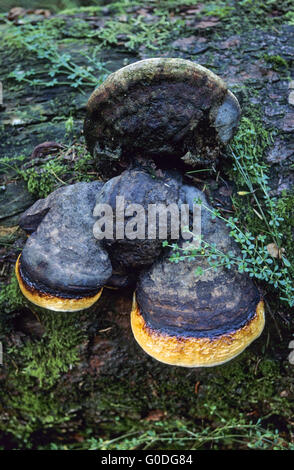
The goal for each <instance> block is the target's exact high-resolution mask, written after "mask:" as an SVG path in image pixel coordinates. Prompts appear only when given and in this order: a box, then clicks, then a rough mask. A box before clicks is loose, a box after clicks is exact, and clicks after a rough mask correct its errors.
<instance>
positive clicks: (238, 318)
mask: <svg viewBox="0 0 294 470" xmlns="http://www.w3.org/2000/svg"><path fill="white" fill-rule="evenodd" d="M192 191H193V192H194V193H195V195H196V194H197V192H198V193H200V191H198V190H196V189H195V188H194V189H193V190H192ZM202 198H203V195H202ZM202 212H203V214H202V235H203V238H204V240H206V241H207V242H209V243H215V245H216V247H217V248H218V249H220V250H221V251H225V252H226V251H228V250H230V251H233V252H235V254H238V253H239V251H238V248H237V246H236V245H235V243H234V242H233V241H232V239H231V238H230V237H229V234H228V229H227V227H226V226H225V224H224V223H223V222H222V221H221V220H219V219H217V220H214V221H213V220H212V218H211V215H210V212H209V211H207V210H205V209H202ZM169 257H170V253H167V254H165V256H164V257H163V258H162V259H161V260H158V261H157V262H156V263H154V265H153V266H152V267H151V268H150V269H149V270H147V271H146V272H144V273H142V274H141V276H140V279H139V282H138V284H137V290H136V297H135V299H134V305H133V310H132V315H131V321H132V329H133V333H134V336H135V338H136V340H137V341H138V343H139V344H140V346H141V347H142V348H143V349H144V350H145V351H146V352H147V353H148V354H150V355H151V356H152V357H154V358H156V359H157V360H159V361H161V362H164V363H167V364H172V365H179V366H184V367H207V366H215V365H218V364H222V363H224V362H227V361H229V360H230V359H232V358H233V357H235V356H237V355H238V354H240V352H242V351H243V350H244V349H245V348H246V347H247V346H248V345H249V344H250V343H251V342H252V341H253V340H254V339H256V338H257V337H258V336H259V335H260V334H261V332H262V330H263V326H264V309H263V302H262V301H261V300H260V295H259V292H258V290H257V289H256V287H255V285H254V284H253V282H252V280H251V279H249V277H247V275H244V274H240V273H238V271H237V269H236V268H231V269H230V270H228V269H225V268H224V267H218V268H217V269H216V270H214V269H211V268H210V266H209V264H208V262H207V260H206V259H205V258H204V257H201V256H197V257H196V258H195V259H194V260H193V261H190V262H188V261H185V262H179V263H178V264H175V263H172V262H170V261H169ZM199 267H201V268H202V270H203V274H201V275H199V276H196V275H195V271H196V269H197V268H199Z"/></svg>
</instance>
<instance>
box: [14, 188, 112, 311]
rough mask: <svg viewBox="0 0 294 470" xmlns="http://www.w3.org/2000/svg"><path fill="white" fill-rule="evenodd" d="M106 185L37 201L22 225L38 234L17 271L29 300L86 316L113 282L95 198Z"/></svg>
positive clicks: (67, 190)
mask: <svg viewBox="0 0 294 470" xmlns="http://www.w3.org/2000/svg"><path fill="white" fill-rule="evenodd" d="M102 186H103V183H101V182H99V181H97V182H93V183H77V184H74V185H71V186H67V187H65V188H60V189H59V190H57V191H55V192H53V193H52V194H51V195H50V196H48V198H46V199H42V200H39V201H37V202H36V203H35V204H34V205H33V206H32V207H31V208H30V209H28V210H27V211H26V212H25V213H24V214H23V216H22V217H21V220H20V226H21V227H22V228H23V229H24V230H26V231H27V232H29V233H32V234H31V235H30V236H29V238H28V240H27V242H26V244H25V247H24V249H23V252H22V254H21V256H20V258H19V259H18V261H17V265H16V275H17V278H18V281H19V284H20V288H21V290H22V292H23V294H24V295H25V296H26V297H27V298H28V299H29V300H30V301H31V302H33V303H35V304H36V305H39V306H42V307H45V308H48V309H51V310H57V311H73V310H82V309H84V308H87V307H90V306H91V305H92V304H93V303H94V302H96V301H97V300H98V298H99V297H100V295H101V291H102V290H101V289H102V286H103V285H104V284H105V282H106V281H107V280H108V279H109V278H110V277H111V274H112V267H111V263H110V260H109V257H108V254H107V252H106V251H105V250H104V249H103V248H102V247H101V245H100V244H99V243H98V242H97V240H95V238H94V235H93V224H94V221H95V220H94V218H93V215H92V212H93V208H94V205H95V195H96V193H97V192H98V191H99V190H100V189H101V187H102Z"/></svg>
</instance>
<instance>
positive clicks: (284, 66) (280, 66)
mask: <svg viewBox="0 0 294 470" xmlns="http://www.w3.org/2000/svg"><path fill="white" fill-rule="evenodd" d="M263 58H264V60H265V61H266V62H267V63H268V64H270V65H271V66H272V69H273V70H276V71H277V72H282V71H285V72H287V71H288V68H289V65H288V62H287V61H286V60H285V59H283V57H281V56H280V55H269V54H264V55H263Z"/></svg>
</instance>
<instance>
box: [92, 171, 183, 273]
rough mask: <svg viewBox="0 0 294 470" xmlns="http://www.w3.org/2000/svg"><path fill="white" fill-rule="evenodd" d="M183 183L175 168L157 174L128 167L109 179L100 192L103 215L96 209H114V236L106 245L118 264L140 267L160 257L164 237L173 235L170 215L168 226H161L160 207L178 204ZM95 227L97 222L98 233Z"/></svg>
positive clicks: (124, 266)
mask: <svg viewBox="0 0 294 470" xmlns="http://www.w3.org/2000/svg"><path fill="white" fill-rule="evenodd" d="M180 187H181V175H180V174H177V177H175V172H167V171H165V172H161V173H160V176H157V177H154V175H152V174H150V173H148V172H146V171H144V170H142V169H140V168H133V169H131V170H127V171H124V172H123V173H122V174H121V175H119V176H116V177H114V178H111V179H110V180H109V181H107V183H105V185H104V186H103V187H102V189H101V191H100V192H99V193H98V194H97V198H96V204H97V205H96V207H95V211H94V215H96V216H97V215H99V213H98V212H96V209H97V208H98V207H101V209H103V208H104V205H105V204H107V205H108V206H109V207H110V208H112V210H113V215H114V217H113V218H112V214H110V215H111V222H112V221H113V230H111V234H110V235H111V237H110V238H109V239H105V240H104V245H105V246H106V247H107V251H108V253H109V256H110V259H111V261H112V264H113V266H114V267H115V268H123V269H128V270H131V269H138V268H142V267H144V266H148V265H150V264H152V263H153V262H154V261H155V260H156V258H158V256H159V255H160V254H161V252H162V240H163V239H170V237H171V223H170V218H168V217H167V218H166V223H165V227H159V226H158V225H159V221H158V217H157V214H156V210H157V209H159V210H160V209H162V212H163V211H166V208H172V207H173V206H172V205H174V206H176V207H178V200H179V191H180ZM119 206H121V207H119ZM151 206H152V208H153V209H154V212H153V217H152V213H151V212H152V209H151V210H150V212H149V215H148V212H147V211H148V207H149V208H150V207H151ZM123 207H125V211H124V218H123V219H124V220H123V221H122V219H121V218H120V216H121V215H122V211H123ZM134 214H136V215H135V216H134ZM166 216H168V214H166ZM100 223H101V222H100ZM102 223H104V220H103V219H102ZM121 224H123V226H122V227H121V226H120V225H121ZM99 226H100V225H99ZM95 228H96V225H95V226H94V234H95ZM159 228H160V229H162V230H163V229H165V232H166V235H165V237H164V238H163V237H162V239H160V238H159V237H158V235H159ZM97 231H98V226H97ZM98 235H99V234H97V237H98Z"/></svg>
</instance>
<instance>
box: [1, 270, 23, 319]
mask: <svg viewBox="0 0 294 470" xmlns="http://www.w3.org/2000/svg"><path fill="white" fill-rule="evenodd" d="M23 305H24V300H23V296H22V294H21V292H20V288H19V286H18V282H17V279H16V276H15V274H14V273H13V275H12V277H11V279H10V281H9V282H8V284H7V285H3V286H2V287H1V291H0V312H1V313H0V315H1V314H2V315H5V314H6V313H10V312H13V311H14V310H17V309H18V308H20V307H22V306H23Z"/></svg>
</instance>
